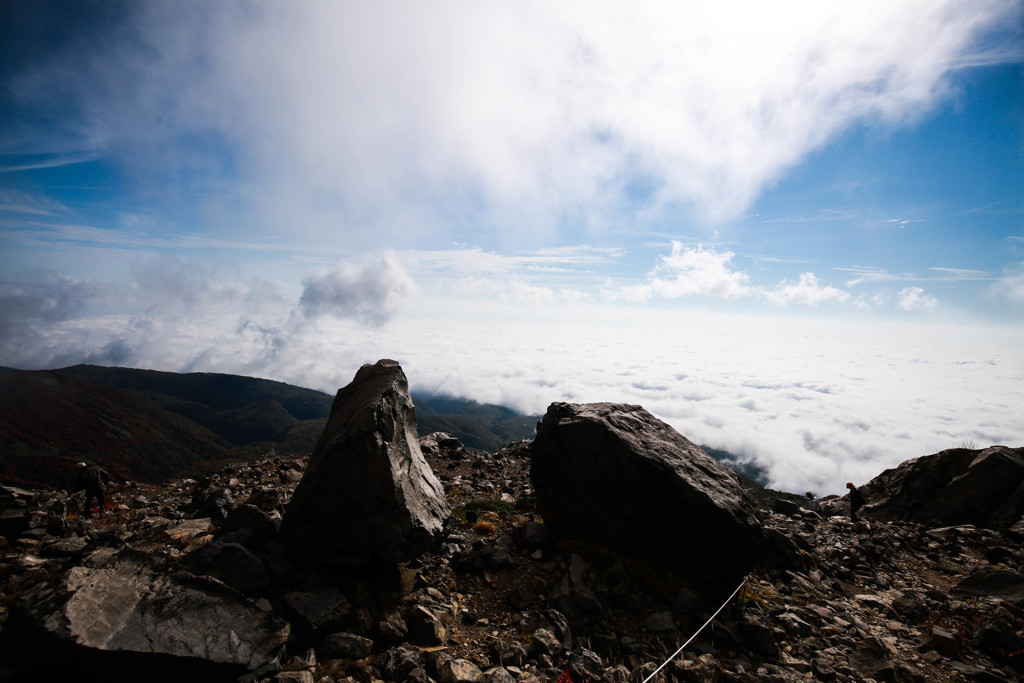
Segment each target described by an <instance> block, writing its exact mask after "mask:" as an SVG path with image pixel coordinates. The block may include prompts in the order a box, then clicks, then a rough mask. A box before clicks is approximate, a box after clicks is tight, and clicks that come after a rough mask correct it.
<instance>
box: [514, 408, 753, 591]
mask: <svg viewBox="0 0 1024 683" xmlns="http://www.w3.org/2000/svg"><path fill="white" fill-rule="evenodd" d="M530 455H531V465H530V476H531V478H532V479H533V484H534V488H535V489H536V493H537V504H538V507H539V508H540V509H541V511H542V513H543V514H544V515H545V516H546V517H547V521H548V523H549V525H550V526H551V528H552V530H553V531H554V532H555V533H556V534H558V535H562V536H565V537H571V538H580V539H585V540H588V541H590V542H592V543H595V544H597V545H602V546H611V547H613V548H616V549H618V550H619V551H623V552H626V553H629V554H630V555H633V556H638V557H645V558H647V559H649V560H654V561H657V562H661V563H664V564H667V565H669V566H671V567H673V568H675V569H678V570H679V571H681V573H683V574H684V575H686V576H688V577H689V578H690V579H692V580H695V581H698V582H701V583H705V584H714V585H717V584H723V585H724V584H727V583H732V582H734V581H738V580H739V579H740V578H742V577H743V575H744V574H746V573H747V572H748V571H750V569H751V568H752V567H753V566H754V564H755V563H757V562H759V561H760V560H762V559H764V556H765V554H766V553H768V552H769V550H770V546H771V545H772V542H771V541H770V540H769V539H768V538H767V537H766V534H765V531H764V529H763V528H762V526H761V523H760V521H759V520H758V518H757V516H756V514H755V507H754V503H753V501H752V500H751V499H750V497H749V496H748V495H747V494H746V493H745V492H744V491H743V489H742V488H741V486H740V482H739V478H738V477H737V476H736V474H735V473H734V472H732V471H731V470H729V469H728V468H727V467H725V466H724V465H722V464H721V463H719V462H718V461H717V460H715V459H714V458H712V457H711V456H709V455H707V454H706V453H705V452H704V451H703V450H701V449H700V448H699V447H698V446H696V445H695V444H693V443H692V442H690V441H689V440H688V439H686V438H685V437H684V436H682V435H681V434H679V433H678V432H677V431H675V430H674V429H672V427H670V426H669V425H667V424H665V423H664V422H662V421H661V420H659V419H657V418H656V417H654V416H653V415H651V414H650V413H649V412H647V411H646V410H644V409H643V408H642V407H640V406H635V405H624V404H616V403H591V404H584V405H580V404H571V403H553V404H551V406H550V407H549V408H548V411H547V414H546V415H544V418H543V419H542V420H541V421H540V422H539V423H538V425H537V438H536V439H535V440H534V441H533V444H532V446H531V447H530Z"/></svg>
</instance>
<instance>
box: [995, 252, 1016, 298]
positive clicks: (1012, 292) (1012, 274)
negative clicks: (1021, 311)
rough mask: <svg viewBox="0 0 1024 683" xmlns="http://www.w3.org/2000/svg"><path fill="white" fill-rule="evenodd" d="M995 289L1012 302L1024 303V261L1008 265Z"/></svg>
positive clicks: (998, 293)
mask: <svg viewBox="0 0 1024 683" xmlns="http://www.w3.org/2000/svg"><path fill="white" fill-rule="evenodd" d="M993 291H994V292H995V294H996V295H997V296H1001V297H1003V298H1005V299H1006V300H1007V301H1009V302H1010V303H1012V304H1016V305H1022V304H1024V261H1022V262H1020V263H1018V264H1016V265H1014V266H1010V267H1008V268H1007V269H1006V271H1005V272H1004V274H1003V277H1002V278H1000V279H999V281H998V282H996V284H995V285H994V287H993Z"/></svg>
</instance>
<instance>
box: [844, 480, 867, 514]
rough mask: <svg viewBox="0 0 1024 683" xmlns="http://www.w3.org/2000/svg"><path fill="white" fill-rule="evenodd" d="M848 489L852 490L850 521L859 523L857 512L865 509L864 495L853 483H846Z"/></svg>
mask: <svg viewBox="0 0 1024 683" xmlns="http://www.w3.org/2000/svg"><path fill="white" fill-rule="evenodd" d="M846 488H848V489H850V521H851V522H856V521H857V510H860V509H861V508H862V507H864V495H863V494H862V493H861V492H860V491H858V490H857V487H856V486H854V485H853V482H852V481H848V482H846Z"/></svg>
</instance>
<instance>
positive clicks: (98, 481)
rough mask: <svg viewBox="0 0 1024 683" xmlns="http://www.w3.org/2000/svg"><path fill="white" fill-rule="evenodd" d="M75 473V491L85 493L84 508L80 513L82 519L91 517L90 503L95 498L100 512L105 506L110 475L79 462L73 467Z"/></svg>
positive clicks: (95, 467)
mask: <svg viewBox="0 0 1024 683" xmlns="http://www.w3.org/2000/svg"><path fill="white" fill-rule="evenodd" d="M75 471H76V472H77V477H76V484H75V491H85V508H84V510H83V511H82V515H83V516H84V517H91V516H92V501H93V499H94V498H95V499H96V502H97V504H98V505H99V508H100V512H99V514H101V515H102V514H103V509H104V508H105V507H106V505H107V500H106V495H105V494H106V491H107V484H108V483H109V482H110V475H109V474H107V471H106V470H104V469H103V468H101V467H97V466H96V465H87V464H85V463H84V462H80V463H78V464H77V465H76V466H75Z"/></svg>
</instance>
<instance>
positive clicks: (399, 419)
mask: <svg viewBox="0 0 1024 683" xmlns="http://www.w3.org/2000/svg"><path fill="white" fill-rule="evenodd" d="M449 513H450V508H449V506H448V501H447V499H446V498H445V495H444V489H443V488H442V486H441V483H440V482H439V481H438V479H437V477H435V476H434V473H433V471H431V469H430V466H429V465H428V464H427V461H426V459H425V458H424V457H423V454H422V452H421V451H420V446H419V443H418V439H417V436H416V412H415V408H414V407H413V403H412V399H411V398H410V397H409V383H408V381H407V380H406V377H405V373H404V372H402V368H401V366H399V364H398V363H397V362H395V361H392V360H381V361H378V362H377V363H376V364H374V365H364V366H363V367H362V368H360V369H359V371H358V372H357V373H356V376H355V379H353V380H352V383H351V384H349V385H348V386H346V387H344V388H342V389H341V390H340V391H338V395H337V396H336V397H335V399H334V404H333V406H332V407H331V416H330V418H329V419H328V422H327V426H326V427H325V428H324V432H323V435H322V436H321V437H320V441H319V442H318V443H317V446H316V449H315V450H314V451H313V456H312V458H311V460H310V462H309V466H308V467H307V468H306V472H305V474H304V475H303V477H302V481H300V482H299V485H298V487H297V488H296V489H295V493H294V495H293V497H292V501H291V503H290V504H289V506H288V510H287V513H286V515H285V518H284V520H283V521H282V523H281V532H280V540H281V541H282V542H283V543H284V544H285V545H286V546H287V547H288V549H289V552H290V553H291V555H292V557H293V558H294V559H296V561H299V562H303V563H310V564H325V565H330V566H334V567H338V568H342V569H359V568H363V567H366V566H371V565H374V564H379V563H382V562H383V563H393V562H396V561H401V560H403V559H407V558H409V557H412V556H415V555H416V554H418V553H419V552H422V550H424V549H425V548H427V547H429V546H430V545H432V544H433V543H434V542H435V540H436V539H437V537H438V536H439V534H440V532H441V530H442V527H443V525H444V522H445V520H446V519H447V518H448V515H449Z"/></svg>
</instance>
